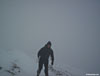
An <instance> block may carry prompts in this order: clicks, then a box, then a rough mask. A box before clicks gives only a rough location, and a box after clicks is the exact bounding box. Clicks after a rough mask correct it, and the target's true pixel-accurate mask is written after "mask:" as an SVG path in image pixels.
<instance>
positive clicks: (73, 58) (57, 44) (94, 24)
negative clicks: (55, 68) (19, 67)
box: [0, 0, 100, 73]
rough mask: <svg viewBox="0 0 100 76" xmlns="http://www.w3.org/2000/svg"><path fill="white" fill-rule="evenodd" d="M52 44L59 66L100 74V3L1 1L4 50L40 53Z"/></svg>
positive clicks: (93, 0)
mask: <svg viewBox="0 0 100 76" xmlns="http://www.w3.org/2000/svg"><path fill="white" fill-rule="evenodd" d="M48 40H50V41H52V44H53V46H52V48H53V49H54V52H55V56H56V57H55V59H56V61H58V62H59V63H66V64H70V65H71V66H73V67H77V68H80V69H81V70H84V71H86V72H92V73H100V67H99V66H100V55H99V54H100V0H39V1H38V0H0V48H3V49H22V50H29V49H33V50H34V51H37V50H39V49H40V48H41V47H42V46H44V45H45V43H46V42H47V41H48ZM64 59H66V60H64Z"/></svg>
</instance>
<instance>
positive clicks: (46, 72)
mask: <svg viewBox="0 0 100 76" xmlns="http://www.w3.org/2000/svg"><path fill="white" fill-rule="evenodd" d="M44 67H45V70H44V72H45V76H48V61H46V62H45V63H44Z"/></svg>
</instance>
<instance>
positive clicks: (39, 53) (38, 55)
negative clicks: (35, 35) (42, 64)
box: [37, 48, 42, 58]
mask: <svg viewBox="0 0 100 76" xmlns="http://www.w3.org/2000/svg"><path fill="white" fill-rule="evenodd" d="M41 51H42V48H41V49H40V50H39V52H38V54H37V57H38V58H40V55H41Z"/></svg>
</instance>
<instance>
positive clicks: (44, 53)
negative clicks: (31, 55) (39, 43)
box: [37, 41, 54, 76]
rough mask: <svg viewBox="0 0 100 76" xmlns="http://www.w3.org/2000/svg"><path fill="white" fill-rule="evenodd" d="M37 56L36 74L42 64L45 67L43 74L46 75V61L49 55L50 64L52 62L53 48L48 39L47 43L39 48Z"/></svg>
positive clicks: (38, 72) (47, 61) (38, 73)
mask: <svg viewBox="0 0 100 76" xmlns="http://www.w3.org/2000/svg"><path fill="white" fill-rule="evenodd" d="M37 56H38V59H39V63H38V70H37V76H39V75H40V73H41V70H42V68H43V65H44V67H45V70H44V72H45V76H48V63H49V57H50V56H51V65H53V64H54V54H53V50H52V48H51V42H50V41H48V42H47V44H46V45H45V46H44V47H43V48H41V49H40V50H39V52H38V54H37Z"/></svg>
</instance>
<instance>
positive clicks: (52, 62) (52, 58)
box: [51, 50, 54, 65]
mask: <svg viewBox="0 0 100 76" xmlns="http://www.w3.org/2000/svg"><path fill="white" fill-rule="evenodd" d="M53 64H54V53H53V50H51V65H53Z"/></svg>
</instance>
